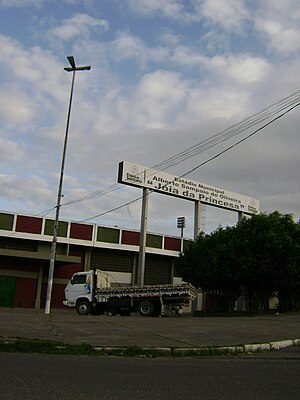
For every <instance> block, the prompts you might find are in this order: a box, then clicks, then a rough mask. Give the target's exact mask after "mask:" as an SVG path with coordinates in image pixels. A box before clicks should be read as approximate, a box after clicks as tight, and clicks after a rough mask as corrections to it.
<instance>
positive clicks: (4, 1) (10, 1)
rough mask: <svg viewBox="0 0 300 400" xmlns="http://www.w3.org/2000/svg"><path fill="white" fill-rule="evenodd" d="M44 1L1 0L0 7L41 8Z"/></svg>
mask: <svg viewBox="0 0 300 400" xmlns="http://www.w3.org/2000/svg"><path fill="white" fill-rule="evenodd" d="M43 2H44V0H0V6H3V7H16V8H17V7H28V6H35V7H40V6H41V5H42V4H43Z"/></svg>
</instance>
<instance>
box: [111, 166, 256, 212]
mask: <svg viewBox="0 0 300 400" xmlns="http://www.w3.org/2000/svg"><path fill="white" fill-rule="evenodd" d="M118 182H119V183H124V184H126V185H131V186H137V187H142V188H148V189H150V190H152V191H155V192H159V193H162V194H168V195H170V196H175V197H181V198H183V199H186V200H192V201H200V202H201V203H203V204H208V205H210V206H214V207H220V208H225V209H227V210H233V211H239V212H243V213H245V214H257V213H259V201H258V200H257V199H254V198H252V197H248V196H244V195H242V194H238V193H233V192H229V191H228V190H224V189H219V188H216V187H214V186H211V185H207V184H205V183H200V182H195V181H192V180H190V179H186V178H180V177H177V176H173V175H170V174H167V173H166V172H162V171H157V170H154V169H151V168H148V167H145V166H142V165H138V164H133V163H131V162H128V161H122V162H120V164H119V175H118Z"/></svg>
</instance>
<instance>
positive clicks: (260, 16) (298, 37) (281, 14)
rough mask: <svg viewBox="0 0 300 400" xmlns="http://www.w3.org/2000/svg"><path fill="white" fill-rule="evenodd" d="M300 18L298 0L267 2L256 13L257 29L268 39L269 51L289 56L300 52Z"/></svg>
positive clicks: (260, 5)
mask: <svg viewBox="0 0 300 400" xmlns="http://www.w3.org/2000/svg"><path fill="white" fill-rule="evenodd" d="M291 10H292V11H291ZM299 18H300V3H299V1H298V0H286V1H284V2H283V1H277V0H275V1H270V0H266V1H265V2H263V3H261V4H259V7H258V8H257V9H256V11H255V27H256V29H257V31H258V32H260V33H262V34H263V35H264V36H265V38H266V39H267V44H268V48H269V50H271V51H275V52H276V53H279V54H282V55H284V56H289V55H292V54H293V53H295V52H298V51H299V50H300V26H299Z"/></svg>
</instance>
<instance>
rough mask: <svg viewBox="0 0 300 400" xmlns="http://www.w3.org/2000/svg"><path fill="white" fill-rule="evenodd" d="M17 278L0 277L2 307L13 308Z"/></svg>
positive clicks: (0, 302)
mask: <svg viewBox="0 0 300 400" xmlns="http://www.w3.org/2000/svg"><path fill="white" fill-rule="evenodd" d="M16 283H17V278H16V277H14V276H3V275H0V307H13V305H14V301H15V292H16Z"/></svg>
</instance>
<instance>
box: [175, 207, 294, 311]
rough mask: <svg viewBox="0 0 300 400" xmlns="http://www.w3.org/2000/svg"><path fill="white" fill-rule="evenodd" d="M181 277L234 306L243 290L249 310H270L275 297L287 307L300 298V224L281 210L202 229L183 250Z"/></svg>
mask: <svg viewBox="0 0 300 400" xmlns="http://www.w3.org/2000/svg"><path fill="white" fill-rule="evenodd" d="M177 268H178V270H179V272H180V274H181V276H182V278H183V279H184V280H185V281H187V282H190V283H192V284H193V285H194V286H196V287H199V288H202V289H203V290H205V292H206V293H207V294H208V295H210V296H211V298H214V297H215V296H216V295H218V294H222V295H223V296H224V297H225V298H226V300H227V304H228V309H229V310H232V309H233V307H234V304H235V302H236V300H237V298H238V297H239V296H240V294H241V291H243V294H244V295H246V297H247V299H248V306H249V309H251V308H253V307H255V308H257V309H258V310H259V311H261V312H264V311H267V309H268V305H269V299H270V297H271V296H272V295H276V296H277V297H278V303H279V307H280V309H281V310H283V311H287V310H293V309H295V308H297V306H299V301H300V225H299V224H296V223H295V222H294V220H293V216H292V215H290V214H287V215H282V214H280V213H279V212H278V211H275V212H273V213H272V214H269V215H267V214H259V215H254V216H252V217H251V218H243V219H242V220H241V221H240V222H238V224H237V225H236V226H233V227H227V228H222V227H219V228H218V229H217V230H216V231H214V232H212V233H211V234H208V235H205V234H204V233H201V234H200V235H199V237H198V239H197V240H196V241H195V242H194V243H192V244H191V245H190V246H189V247H188V249H187V250H186V251H185V252H184V254H181V255H180V257H179V260H178V262H177Z"/></svg>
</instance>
